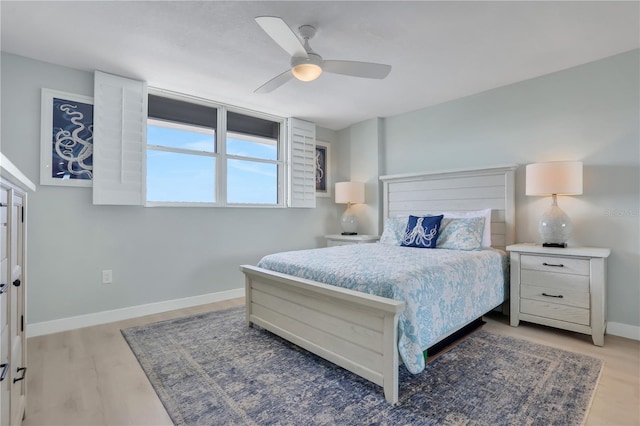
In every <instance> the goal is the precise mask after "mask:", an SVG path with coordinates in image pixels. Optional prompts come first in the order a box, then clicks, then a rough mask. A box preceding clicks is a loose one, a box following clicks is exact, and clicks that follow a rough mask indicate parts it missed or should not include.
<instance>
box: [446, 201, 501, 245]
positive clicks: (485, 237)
mask: <svg viewBox="0 0 640 426" xmlns="http://www.w3.org/2000/svg"><path fill="white" fill-rule="evenodd" d="M442 214H443V215H444V217H445V218H449V219H458V218H464V217H484V231H483V233H482V247H483V248H486V247H491V209H484V210H476V211H468V212H464V211H461V212H456V211H453V212H442Z"/></svg>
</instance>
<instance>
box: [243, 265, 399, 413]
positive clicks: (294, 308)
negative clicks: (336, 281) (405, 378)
mask: <svg viewBox="0 0 640 426" xmlns="http://www.w3.org/2000/svg"><path fill="white" fill-rule="evenodd" d="M240 269H241V270H242V271H243V272H244V274H245V277H246V310H247V325H249V326H251V325H252V324H257V325H259V326H260V327H263V328H265V329H267V330H269V331H270V332H272V333H274V334H277V335H278V336H280V337H282V338H284V339H286V340H288V341H290V342H292V343H294V344H296V345H298V346H300V347H302V348H304V349H306V350H308V351H310V352H313V353H314V354H316V355H318V356H320V357H322V358H324V359H326V360H328V361H331V362H332V363H334V364H336V365H339V366H341V367H343V368H345V369H347V370H349V371H352V372H353V373H355V374H357V375H359V376H361V377H363V378H365V379H367V380H369V381H371V382H373V383H376V384H378V385H380V386H382V387H383V388H384V396H385V399H386V400H387V401H388V402H389V403H392V404H393V403H395V402H397V401H398V348H397V341H398V334H397V333H398V332H397V329H398V327H397V326H398V315H399V314H400V313H401V312H402V311H403V310H404V302H400V301H397V300H392V299H387V298H384V297H379V296H373V295H370V294H365V293H360V292H356V291H352V290H347V289H343V288H340V287H336V286H331V285H326V284H322V283H319V282H316V281H311V280H306V279H302V278H296V277H292V276H290V275H285V274H281V273H278V272H273V271H269V270H266V269H262V268H258V267H256V266H250V265H243V266H241V267H240Z"/></svg>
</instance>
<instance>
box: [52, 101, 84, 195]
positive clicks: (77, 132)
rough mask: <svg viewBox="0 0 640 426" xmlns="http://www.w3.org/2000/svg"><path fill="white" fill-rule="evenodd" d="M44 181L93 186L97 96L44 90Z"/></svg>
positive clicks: (53, 183)
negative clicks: (94, 99) (95, 103)
mask: <svg viewBox="0 0 640 426" xmlns="http://www.w3.org/2000/svg"><path fill="white" fill-rule="evenodd" d="M41 126H42V127H41V146H40V157H41V158H40V160H41V161H40V164H41V166H40V184H41V185H64V186H91V185H92V179H93V98H91V97H88V96H81V95H75V94H72V93H64V92H59V91H56V90H51V89H42V124H41Z"/></svg>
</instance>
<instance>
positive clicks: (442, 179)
mask: <svg viewBox="0 0 640 426" xmlns="http://www.w3.org/2000/svg"><path fill="white" fill-rule="evenodd" d="M514 170H515V166H502V167H492V168H483V169H473V170H456V171H447V172H437V173H420V174H406V175H396V176H383V177H381V178H380V180H381V181H382V184H383V218H385V219H389V222H391V219H392V218H398V217H405V216H408V215H412V214H413V215H437V214H439V213H440V212H443V211H456V212H461V211H462V212H464V211H477V210H483V209H490V217H491V228H490V229H491V234H490V240H491V246H492V247H493V248H487V249H483V250H478V251H476V252H475V253H474V254H472V256H475V258H474V260H473V261H471V262H472V263H475V264H478V265H480V268H481V270H482V268H485V267H486V265H487V264H488V263H491V262H493V264H495V263H496V262H498V263H500V262H503V265H504V261H505V256H504V252H502V251H501V250H500V249H504V247H505V246H506V245H508V244H511V243H512V242H514V228H515V227H514V218H515V209H514V195H513V194H514ZM387 231H388V229H385V235H387V234H388V232H387ZM383 246H384V245H383V244H380V243H378V244H366V245H359V246H340V247H331V248H327V249H314V250H309V251H303V252H294V253H293V256H294V257H295V259H294V260H293V261H292V260H291V259H289V260H288V261H286V262H285V261H284V260H283V259H281V256H282V255H281V254H274V255H272V256H267V257H265V259H263V261H261V262H262V263H261V264H260V266H251V265H243V266H242V267H241V269H242V271H243V272H244V274H245V278H246V321H247V324H248V325H249V326H251V325H252V324H257V325H259V326H261V327H263V328H265V329H267V330H269V331H271V332H273V333H274V334H277V335H279V336H281V337H283V338H285V339H287V340H289V341H291V342H292V343H295V344H297V345H298V346H301V347H303V348H305V349H307V350H309V351H311V352H313V353H315V354H317V355H319V356H321V357H323V358H325V359H327V360H329V361H331V362H333V363H335V364H337V365H340V366H341V367H343V368H346V369H348V370H350V371H352V372H354V373H355V374H358V375H360V376H362V377H364V378H365V379H367V380H370V381H372V382H373V383H376V384H378V385H380V386H382V387H383V389H384V396H385V399H386V400H387V401H388V402H389V403H395V402H397V400H398V365H399V361H400V353H401V354H402V358H403V361H404V362H405V365H406V366H407V368H408V369H409V371H412V372H415V371H419V370H420V369H421V368H424V364H423V363H424V359H423V358H422V355H421V351H422V350H424V349H425V348H426V347H428V346H430V345H431V344H433V343H435V341H437V340H439V339H442V338H444V337H446V336H447V335H449V334H451V333H454V332H455V331H457V330H458V329H460V328H462V327H463V326H465V325H466V324H467V323H468V322H471V321H472V320H474V319H475V318H476V317H477V316H481V315H482V314H484V313H486V312H488V311H490V310H491V309H493V308H494V307H495V306H496V305H499V304H500V303H501V302H502V301H504V300H505V299H506V290H505V288H506V284H507V283H506V282H505V281H504V280H503V281H502V282H501V283H500V284H501V286H502V289H503V290H504V291H503V292H500V291H499V290H498V289H496V286H494V287H493V288H492V289H491V290H490V291H489V293H491V294H488V295H487V294H482V295H481V294H480V293H481V292H482V291H483V290H482V289H483V288H485V287H490V286H489V285H488V284H487V283H486V282H482V281H483V280H481V279H479V280H477V281H478V283H477V284H478V286H477V288H475V289H473V290H472V291H469V295H471V294H473V295H474V297H476V296H477V298H478V299H480V298H482V299H483V302H482V303H478V304H477V305H478V306H473V309H470V304H469V297H466V298H464V297H463V298H462V302H460V303H461V305H460V306H462V311H464V312H465V315H467V317H465V318H462V319H459V320H458V321H457V322H456V321H453V322H452V321H444V320H442V321H440V320H438V321H440V322H442V323H443V324H438V327H422V329H421V330H412V327H414V326H413V325H412V324H413V323H412V322H411V321H413V320H414V319H415V318H413V317H419V316H420V315H419V312H418V311H420V310H421V309H422V308H424V306H425V305H428V303H427V302H426V301H425V300H426V299H424V298H421V297H418V298H415V297H414V298H413V299H412V298H407V297H400V296H398V294H400V293H403V292H404V293H405V295H406V293H421V292H422V290H421V291H419V292H416V291H415V289H416V288H422V289H424V288H426V287H428V286H429V284H424V283H422V281H421V280H422V278H420V276H421V274H429V272H425V271H420V270H412V271H411V272H407V274H408V275H405V276H404V278H402V279H400V281H401V282H405V283H406V285H405V286H404V288H401V289H400V290H397V291H396V292H397V293H398V294H394V293H393V291H394V290H392V289H390V288H388V287H387V286H386V281H385V280H379V281H378V280H377V279H375V278H369V279H366V278H357V277H356V275H355V274H356V272H357V270H358V269H369V270H376V266H375V265H378V269H377V274H378V275H374V277H375V276H382V275H381V274H382V271H384V270H386V269H385V267H384V266H383V263H384V260H383V258H387V257H389V256H391V254H390V253H393V254H392V256H393V260H392V261H393V262H396V263H397V262H402V260H399V259H402V258H403V256H406V253H411V255H410V257H409V258H408V260H406V261H405V267H404V268H405V269H406V268H407V266H406V265H409V264H418V263H427V264H431V266H432V267H435V268H436V270H437V268H438V267H439V266H437V265H439V263H438V262H440V261H439V260H422V259H420V260H417V258H415V257H413V256H422V254H424V253H425V252H428V251H429V252H438V251H439V250H422V249H413V248H407V247H398V246H389V245H387V246H386V247H383ZM389 249H391V251H389ZM439 252H441V253H443V254H444V253H445V252H447V255H446V256H445V257H447V258H448V261H451V260H452V259H453V263H454V264H455V263H460V262H461V261H462V260H461V258H462V257H461V253H459V252H458V253H456V252H457V251H456V250H440V251H439ZM320 253H327V256H329V257H328V258H325V259H324V260H323V259H322V258H321V257H320V256H321V254H320ZM403 253H404V254H403ZM469 253H470V252H467V253H466V254H469ZM291 255H292V253H289V254H287V256H288V257H289V258H290V257H291ZM296 256H297V257H296ZM358 256H360V257H358ZM305 257H306V258H307V259H306V260H305ZM313 259H316V263H324V264H333V265H334V269H333V270H322V268H320V269H313V267H311V269H309V268H307V269H302V270H299V269H295V268H294V267H297V266H299V265H297V263H300V265H303V266H304V265H305V264H306V265H307V267H308V266H309V265H313V263H314V261H313ZM367 259H370V260H371V259H373V260H372V262H371V263H370V266H366V265H367V264H366V261H367ZM496 259H499V260H496ZM279 262H281V263H282V264H280V265H278V263H279ZM287 262H289V263H287ZM487 262H488V263H487ZM350 265H351V266H350ZM355 265H357V266H355ZM441 268H444V269H447V268H450V266H442V267H441ZM274 269H275V270H274ZM502 272H504V269H503V270H502ZM434 274H436V275H437V274H438V272H434ZM494 274H495V272H494ZM332 275H333V278H331V276H332ZM479 275H480V276H484V275H487V278H486V280H485V281H487V282H493V281H499V280H498V278H496V276H492V275H491V274H484V273H479ZM327 276H329V278H327ZM337 276H341V277H342V278H343V281H346V287H347V288H344V287H338V286H336V285H331V284H335V282H334V281H335V278H336V277H337ZM344 277H346V278H344ZM503 277H504V274H503ZM323 281H324V282H323ZM367 281H369V282H367ZM327 282H330V283H331V284H327ZM342 285H345V283H344V282H343V283H342ZM420 286H422V287H420ZM367 287H368V288H367ZM375 287H377V289H375V290H371V288H375ZM498 287H500V285H498ZM434 289H436V291H435V293H433V294H434V295H435V296H433V295H432V296H429V297H439V298H443V297H451V294H453V293H451V291H453V290H451V289H449V290H447V291H449V293H447V294H446V295H443V294H441V293H440V294H439V295H438V292H437V289H438V286H434V285H431V290H434ZM465 291H467V290H465ZM473 292H475V293H473ZM370 293H377V294H379V295H377V294H370ZM381 295H382V296H381ZM469 295H467V296H469ZM383 296H386V297H383ZM414 296H415V294H414ZM455 303H458V302H452V304H455ZM471 305H475V304H471ZM456 309H458V310H460V308H459V307H458V308H456ZM474 309H476V310H477V312H473V310H474ZM467 311H469V312H467ZM441 317H442V316H441ZM441 317H440V319H442V318H441ZM408 318H409V320H408ZM417 321H420V319H417ZM438 321H433V323H436V322H438ZM445 322H446V324H444V323H445ZM432 329H435V331H434V330H432ZM425 330H427V331H425ZM429 333H431V334H429ZM425 345H426V346H425ZM399 348H400V349H399ZM421 362H422V366H421Z"/></svg>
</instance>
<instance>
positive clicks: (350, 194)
mask: <svg viewBox="0 0 640 426" xmlns="http://www.w3.org/2000/svg"><path fill="white" fill-rule="evenodd" d="M336 203H337V204H347V209H346V210H345V211H344V213H343V214H342V217H341V218H340V225H341V227H342V235H357V234H358V233H357V232H356V230H357V229H358V219H357V218H356V215H355V214H353V211H352V209H351V205H352V204H354V203H364V183H362V182H338V183H336Z"/></svg>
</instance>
